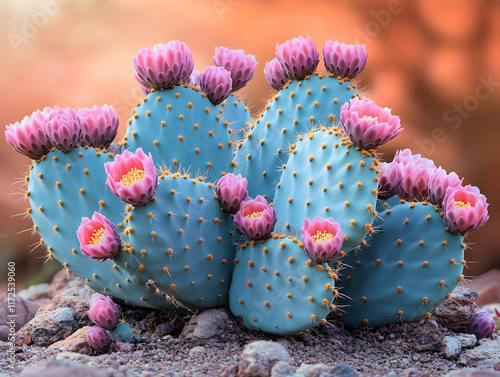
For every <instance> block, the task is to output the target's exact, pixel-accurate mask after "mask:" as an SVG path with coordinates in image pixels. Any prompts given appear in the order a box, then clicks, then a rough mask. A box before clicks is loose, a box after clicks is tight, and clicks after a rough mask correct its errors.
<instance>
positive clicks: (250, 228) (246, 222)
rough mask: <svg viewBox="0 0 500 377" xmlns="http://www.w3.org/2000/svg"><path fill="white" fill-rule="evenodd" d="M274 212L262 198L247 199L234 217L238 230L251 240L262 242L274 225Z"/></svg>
mask: <svg viewBox="0 0 500 377" xmlns="http://www.w3.org/2000/svg"><path fill="white" fill-rule="evenodd" d="M276 220H277V219H276V210H275V209H274V208H273V207H271V206H270V205H269V203H268V202H267V200H266V199H264V197H262V196H260V195H258V196H257V197H256V198H255V199H252V198H250V197H247V198H246V199H245V200H243V201H242V202H241V204H240V210H239V211H238V213H237V214H236V215H235V216H234V223H235V224H236V227H237V228H238V230H239V231H240V232H241V233H243V234H244V235H245V236H246V237H248V238H250V239H251V240H262V239H265V238H267V237H268V236H269V234H271V232H272V231H273V229H274V225H275V224H276Z"/></svg>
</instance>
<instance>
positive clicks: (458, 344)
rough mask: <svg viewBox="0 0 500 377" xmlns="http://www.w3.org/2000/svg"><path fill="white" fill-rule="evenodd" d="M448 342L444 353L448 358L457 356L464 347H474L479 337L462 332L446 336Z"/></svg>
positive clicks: (445, 340) (445, 339)
mask: <svg viewBox="0 0 500 377" xmlns="http://www.w3.org/2000/svg"><path fill="white" fill-rule="evenodd" d="M444 342H445V344H446V346H445V348H444V350H443V353H444V356H445V357H446V358H448V359H451V358H454V357H457V356H458V355H459V354H460V353H461V352H462V349H463V348H468V347H473V346H475V345H476V342H477V339H476V336H475V335H473V334H460V335H455V336H445V337H444Z"/></svg>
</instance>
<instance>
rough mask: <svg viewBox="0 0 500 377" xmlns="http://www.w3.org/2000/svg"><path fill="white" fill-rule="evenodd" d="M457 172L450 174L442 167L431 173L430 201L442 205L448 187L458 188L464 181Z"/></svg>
mask: <svg viewBox="0 0 500 377" xmlns="http://www.w3.org/2000/svg"><path fill="white" fill-rule="evenodd" d="M463 180H464V179H463V178H462V179H460V178H459V177H458V175H457V174H456V173H455V172H451V173H450V174H447V173H446V170H444V169H443V168H441V166H440V167H439V168H437V169H435V170H433V171H432V172H431V174H430V175H429V201H430V202H431V203H432V204H441V203H442V202H443V199H444V195H445V193H446V190H447V189H448V187H458V186H461V185H462V181H463Z"/></svg>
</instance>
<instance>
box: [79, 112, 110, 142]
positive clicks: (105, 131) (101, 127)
mask: <svg viewBox="0 0 500 377" xmlns="http://www.w3.org/2000/svg"><path fill="white" fill-rule="evenodd" d="M78 118H80V123H81V125H82V134H81V137H80V143H81V144H82V146H86V145H88V146H89V147H95V148H107V147H108V146H109V145H110V144H111V142H112V141H113V139H114V138H115V136H116V133H117V131H118V126H119V124H120V121H119V120H118V114H117V113H116V110H115V109H114V108H113V107H111V106H109V105H104V106H103V107H99V106H94V107H92V108H91V109H90V108H84V109H79V110H78Z"/></svg>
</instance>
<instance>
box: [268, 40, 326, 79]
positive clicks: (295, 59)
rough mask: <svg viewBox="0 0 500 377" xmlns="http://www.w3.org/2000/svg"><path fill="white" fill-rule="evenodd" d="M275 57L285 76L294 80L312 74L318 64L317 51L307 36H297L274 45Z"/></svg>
mask: <svg viewBox="0 0 500 377" xmlns="http://www.w3.org/2000/svg"><path fill="white" fill-rule="evenodd" d="M276 58H277V59H278V61H279V62H280V64H281V66H282V67H283V71H284V72H285V74H286V76H287V77H288V78H291V79H294V80H300V79H303V78H304V77H306V76H308V75H311V74H313V73H314V71H315V70H316V67H317V66H318V64H319V52H318V50H316V45H315V44H314V42H313V41H312V40H311V38H309V37H307V39H305V38H303V37H301V36H299V37H298V38H293V39H292V40H291V41H286V42H285V43H283V44H281V45H276Z"/></svg>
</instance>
